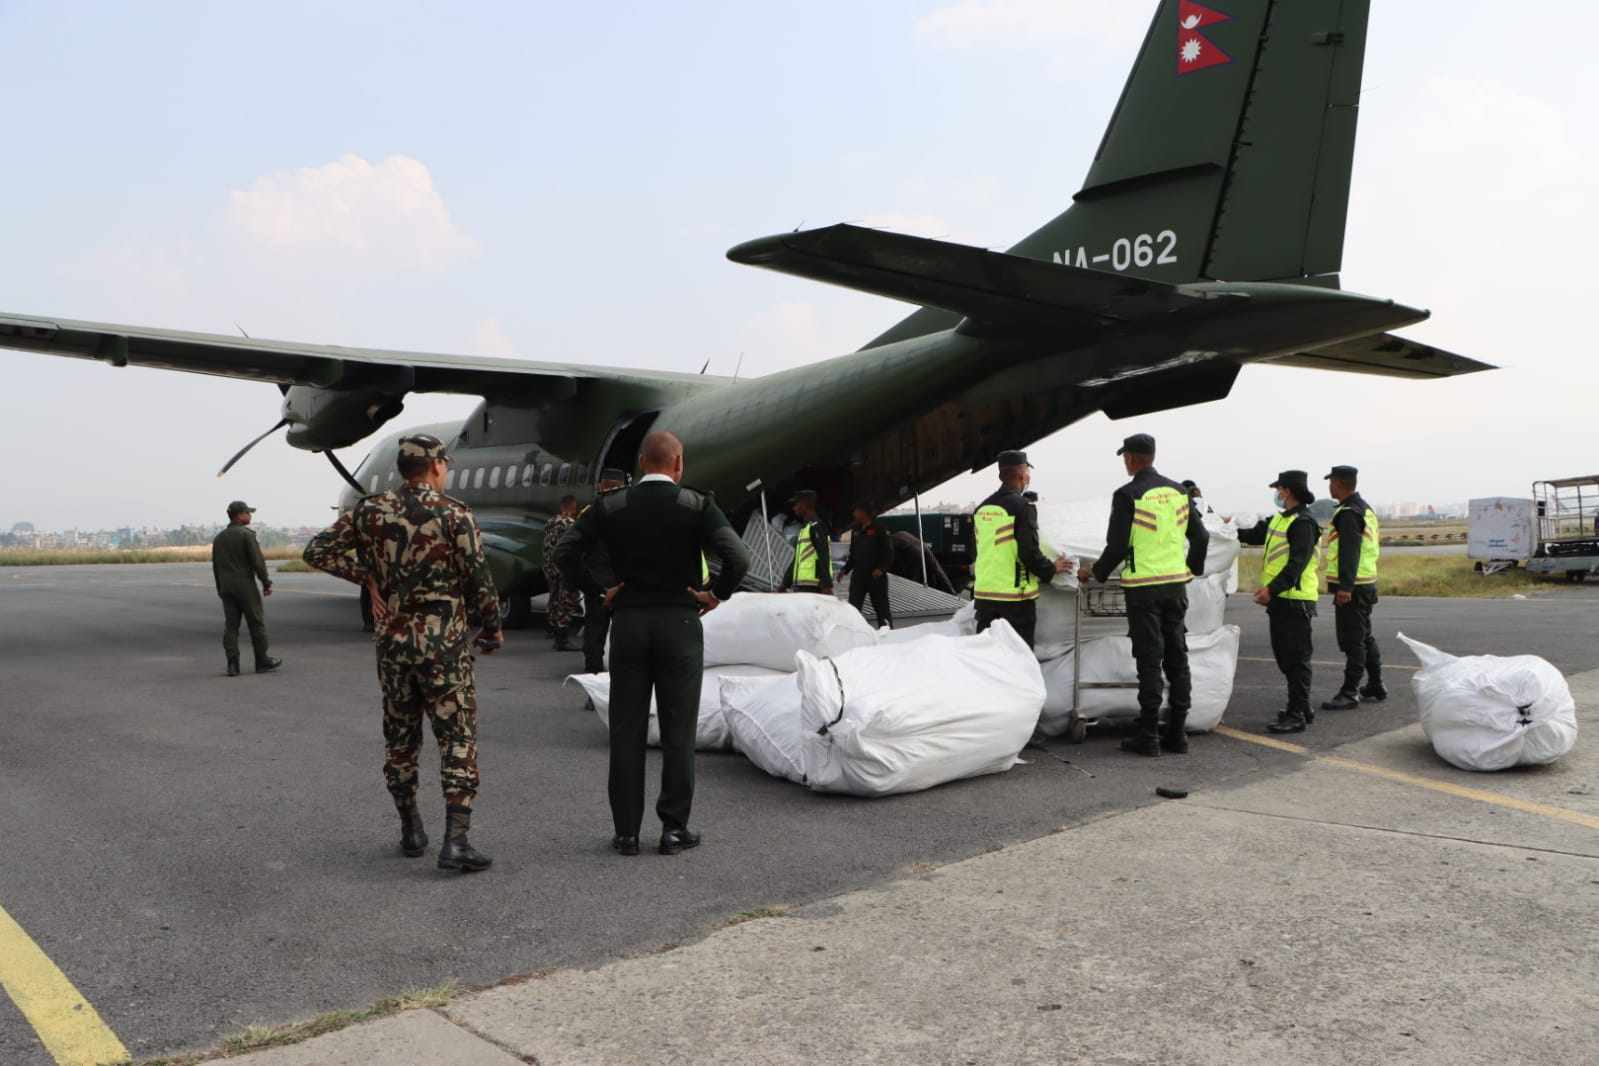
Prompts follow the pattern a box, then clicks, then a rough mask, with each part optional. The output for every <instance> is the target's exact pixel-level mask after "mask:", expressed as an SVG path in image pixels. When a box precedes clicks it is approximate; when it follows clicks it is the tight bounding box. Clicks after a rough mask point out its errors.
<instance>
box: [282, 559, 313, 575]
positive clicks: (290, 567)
mask: <svg viewBox="0 0 1599 1066" xmlns="http://www.w3.org/2000/svg"><path fill="white" fill-rule="evenodd" d="M278 573H280V574H314V573H317V568H316V567H314V566H310V565H308V564H307V563H306V561H305V560H304V559H290V560H289V561H288V562H286V563H284V564H283V565H282V566H280V567H278Z"/></svg>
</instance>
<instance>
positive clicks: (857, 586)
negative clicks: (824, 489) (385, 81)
mask: <svg viewBox="0 0 1599 1066" xmlns="http://www.w3.org/2000/svg"><path fill="white" fill-rule="evenodd" d="M854 518H855V524H854V525H853V526H851V527H850V534H849V559H848V561H846V562H845V563H844V569H843V570H841V571H839V573H840V574H849V575H851V576H850V579H849V603H850V606H851V607H853V608H855V609H856V610H857V611H860V612H861V614H862V615H864V614H865V613H866V612H865V610H863V608H864V607H865V605H866V597H867V596H870V597H871V598H872V613H873V614H875V615H876V616H877V624H878V625H879V626H888V627H889V628H890V629H892V628H893V627H894V614H893V610H892V608H891V607H890V606H889V602H888V575H889V574H890V573H891V572H892V571H893V569H894V538H893V537H891V536H890V535H889V532H888V530H886V529H884V528H883V527H882V526H880V525H878V524H877V520H876V519H875V518H873V517H872V509H871V508H870V507H868V506H867V505H866V504H864V503H857V504H856V505H855V514H854Z"/></svg>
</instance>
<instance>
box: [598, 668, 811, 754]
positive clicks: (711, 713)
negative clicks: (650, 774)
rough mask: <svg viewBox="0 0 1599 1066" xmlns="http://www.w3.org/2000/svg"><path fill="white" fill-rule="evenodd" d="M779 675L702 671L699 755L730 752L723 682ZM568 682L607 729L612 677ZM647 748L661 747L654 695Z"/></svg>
mask: <svg viewBox="0 0 1599 1066" xmlns="http://www.w3.org/2000/svg"><path fill="white" fill-rule="evenodd" d="M779 673H781V671H778V670H768V669H767V668H766V667H764V666H747V665H743V664H740V665H735V666H713V667H711V668H710V669H709V670H706V671H705V678H704V680H702V681H701V682H700V717H699V722H698V724H697V725H696V726H695V729H694V747H695V748H697V749H699V750H700V751H732V750H733V734H732V733H731V732H730V731H729V730H728V728H727V719H726V718H725V717H723V715H722V679H723V678H728V677H772V676H775V675H777V674H779ZM567 680H568V681H575V682H577V683H578V684H579V685H580V686H582V689H583V691H584V693H585V694H587V696H588V698H589V700H590V701H592V702H593V704H594V712H595V713H596V714H598V715H599V716H600V724H601V725H604V726H606V727H609V726H610V724H611V675H610V674H572V675H571V676H569V677H568V678H567ZM649 745H650V747H652V748H658V747H660V746H661V722H660V718H659V717H658V716H657V714H656V710H655V695H654V694H653V693H651V695H650V735H649Z"/></svg>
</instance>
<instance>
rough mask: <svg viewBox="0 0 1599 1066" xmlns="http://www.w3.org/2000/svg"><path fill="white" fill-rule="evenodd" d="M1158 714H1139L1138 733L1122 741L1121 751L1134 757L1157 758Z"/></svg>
mask: <svg viewBox="0 0 1599 1066" xmlns="http://www.w3.org/2000/svg"><path fill="white" fill-rule="evenodd" d="M1159 715H1160V712H1159V711H1158V710H1157V711H1155V712H1153V713H1140V714H1139V716H1138V732H1136V733H1134V734H1133V735H1132V736H1130V737H1127V738H1126V739H1124V740H1123V741H1122V750H1123V751H1130V752H1132V753H1133V754H1134V755H1148V756H1158V755H1159V754H1160V725H1159V721H1160V718H1159Z"/></svg>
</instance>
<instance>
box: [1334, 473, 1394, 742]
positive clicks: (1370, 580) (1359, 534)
mask: <svg viewBox="0 0 1599 1066" xmlns="http://www.w3.org/2000/svg"><path fill="white" fill-rule="evenodd" d="M1359 476H1360V471H1359V470H1356V469H1355V468H1354V467H1352V466H1335V467H1333V468H1332V472H1331V473H1330V474H1328V475H1327V494H1328V495H1329V496H1331V497H1332V498H1333V499H1335V500H1337V501H1338V510H1336V511H1334V512H1333V516H1332V533H1331V534H1330V540H1329V542H1328V553H1327V591H1328V592H1330V593H1332V597H1333V618H1334V621H1335V622H1336V623H1337V630H1338V650H1339V651H1341V652H1343V653H1344V681H1343V684H1342V685H1340V686H1339V688H1338V693H1337V695H1335V696H1333V698H1332V699H1330V700H1328V701H1327V702H1326V703H1323V704H1322V705H1321V709H1322V710H1324V711H1347V710H1351V709H1353V708H1355V707H1358V706H1360V701H1361V700H1363V699H1364V700H1371V701H1372V702H1373V703H1381V702H1382V701H1383V700H1385V699H1387V698H1388V689H1387V688H1385V687H1384V686H1383V683H1382V651H1381V649H1379V648H1378V647H1377V641H1376V639H1375V638H1374V637H1373V636H1372V635H1371V609H1372V608H1373V607H1375V606H1377V557H1378V556H1379V555H1380V554H1381V551H1382V549H1381V540H1382V530H1381V528H1380V526H1379V524H1378V521H1377V512H1375V511H1373V510H1372V509H1371V507H1370V506H1369V505H1368V504H1367V503H1366V501H1365V500H1364V499H1362V498H1361V495H1360V493H1359V492H1357V491H1356V489H1355V486H1356V483H1357V479H1358V478H1359ZM1363 676H1364V677H1365V678H1366V685H1365V687H1364V688H1362V687H1361V685H1360V679H1361V677H1363Z"/></svg>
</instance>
